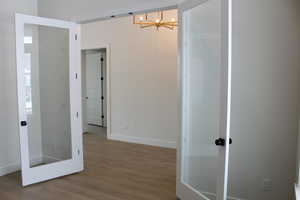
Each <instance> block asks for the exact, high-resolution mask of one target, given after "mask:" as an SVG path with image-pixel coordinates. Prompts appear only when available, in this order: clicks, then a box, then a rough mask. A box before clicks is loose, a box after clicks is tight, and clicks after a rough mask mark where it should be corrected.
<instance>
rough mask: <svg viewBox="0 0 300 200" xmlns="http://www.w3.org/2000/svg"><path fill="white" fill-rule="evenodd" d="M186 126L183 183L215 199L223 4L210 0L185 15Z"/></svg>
mask: <svg viewBox="0 0 300 200" xmlns="http://www.w3.org/2000/svg"><path fill="white" fill-rule="evenodd" d="M184 20H185V25H186V26H185V27H184V29H185V35H184V38H185V39H186V46H185V48H186V49H185V58H186V59H185V60H186V62H185V67H186V70H187V81H186V99H185V102H186V104H187V107H186V108H187V114H186V119H187V124H186V130H185V139H184V147H183V148H184V149H183V152H184V154H183V163H184V164H183V169H182V170H183V171H182V174H183V177H182V178H183V181H184V182H185V183H186V184H188V185H190V186H191V187H193V188H194V189H195V190H197V191H199V192H201V193H202V194H204V195H205V196H207V197H208V198H209V199H212V200H213V199H216V187H217V176H218V148H217V147H216V146H215V144H214V141H215V139H216V138H218V137H219V128H220V127H219V126H220V75H221V55H220V53H221V1H220V0H209V1H207V2H205V3H204V4H201V5H199V6H197V7H195V8H193V9H190V10H188V11H186V12H185V13H184Z"/></svg>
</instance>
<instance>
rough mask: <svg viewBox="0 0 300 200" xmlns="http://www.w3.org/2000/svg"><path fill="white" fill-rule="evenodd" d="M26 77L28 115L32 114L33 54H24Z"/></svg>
mask: <svg viewBox="0 0 300 200" xmlns="http://www.w3.org/2000/svg"><path fill="white" fill-rule="evenodd" d="M24 77H25V93H26V100H25V103H26V105H25V108H26V113H27V114H32V87H31V54H30V53H25V54H24Z"/></svg>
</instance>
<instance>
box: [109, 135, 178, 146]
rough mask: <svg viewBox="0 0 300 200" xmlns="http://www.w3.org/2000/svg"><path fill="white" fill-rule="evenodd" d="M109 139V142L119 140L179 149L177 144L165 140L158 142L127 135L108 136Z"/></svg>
mask: <svg viewBox="0 0 300 200" xmlns="http://www.w3.org/2000/svg"><path fill="white" fill-rule="evenodd" d="M107 138H108V139H109V140H117V141H121V142H129V143H136V144H145V145H150V146H156V147H164V148H171V149H176V148H177V143H176V142H175V141H164V140H157V139H152V138H141V137H134V136H127V135H119V134H110V135H108V136H107Z"/></svg>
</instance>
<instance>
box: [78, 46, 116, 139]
mask: <svg viewBox="0 0 300 200" xmlns="http://www.w3.org/2000/svg"><path fill="white" fill-rule="evenodd" d="M108 55H109V47H108V46H103V47H99V48H95V49H84V50H82V51H81V58H82V65H81V72H82V113H83V116H82V118H83V120H82V121H83V133H94V134H99V135H100V136H104V137H107V134H108V130H109V116H110V114H109V109H108V105H109V84H108V83H109V59H108Z"/></svg>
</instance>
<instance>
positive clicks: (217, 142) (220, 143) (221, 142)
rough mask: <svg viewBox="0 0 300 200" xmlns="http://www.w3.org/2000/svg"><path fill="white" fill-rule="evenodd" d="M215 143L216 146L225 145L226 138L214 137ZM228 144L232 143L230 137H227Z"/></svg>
mask: <svg viewBox="0 0 300 200" xmlns="http://www.w3.org/2000/svg"><path fill="white" fill-rule="evenodd" d="M215 144H216V145H217V146H225V144H226V140H225V139H223V138H219V139H216V141H215ZM229 144H232V139H231V138H230V139H229Z"/></svg>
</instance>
